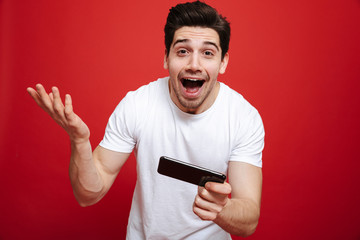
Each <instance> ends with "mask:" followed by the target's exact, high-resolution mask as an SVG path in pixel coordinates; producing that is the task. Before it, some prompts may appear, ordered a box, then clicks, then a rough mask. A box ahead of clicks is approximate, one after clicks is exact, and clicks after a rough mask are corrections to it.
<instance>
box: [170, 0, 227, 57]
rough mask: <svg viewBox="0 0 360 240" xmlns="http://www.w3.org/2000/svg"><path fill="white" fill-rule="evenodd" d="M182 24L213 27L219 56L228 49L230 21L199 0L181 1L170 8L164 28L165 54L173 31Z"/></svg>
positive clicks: (223, 54)
mask: <svg viewBox="0 0 360 240" xmlns="http://www.w3.org/2000/svg"><path fill="white" fill-rule="evenodd" d="M184 26H188V27H207V28H212V29H214V30H215V31H216V32H217V33H218V35H219V39H220V47H221V51H222V53H221V55H222V56H221V57H222V58H224V56H225V54H226V53H227V52H228V50H229V42H230V23H229V22H228V21H227V20H226V18H225V17H223V16H221V15H220V14H219V13H218V12H217V11H216V9H214V8H213V7H211V6H209V5H207V4H206V3H203V2H200V1H195V2H187V3H182V4H178V5H176V6H175V7H173V8H171V9H170V12H169V15H168V17H167V20H166V24H165V28H164V32H165V47H166V51H167V54H169V51H170V47H171V43H172V41H173V39H174V34H175V31H176V30H178V29H179V28H181V27H184Z"/></svg>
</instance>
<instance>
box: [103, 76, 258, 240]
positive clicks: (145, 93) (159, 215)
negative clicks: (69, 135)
mask: <svg viewBox="0 0 360 240" xmlns="http://www.w3.org/2000/svg"><path fill="white" fill-rule="evenodd" d="M168 81H169V78H168V77H166V78H161V79H158V80H157V81H155V82H151V83H150V84H148V85H146V86H143V87H141V88H139V89H138V90H136V91H133V92H129V93H128V94H127V95H126V97H125V98H124V99H123V100H122V101H121V102H120V103H119V105H118V106H117V107H116V109H115V111H114V112H113V114H112V115H111V117H110V119H109V122H108V125H107V127H106V132H105V136H104V138H103V140H102V141H101V143H100V146H102V147H104V148H106V149H109V150H113V151H117V152H126V153H129V152H132V151H133V150H134V151H135V156H136V159H137V183H136V187H135V192H134V196H133V201H132V207H131V211H130V216H129V223H128V228H127V239H130V240H136V239H156V240H161V239H217V240H219V239H231V237H230V235H229V234H228V233H227V232H225V231H224V230H222V229H221V228H220V227H219V226H218V225H216V224H215V223H213V222H212V221H202V220H201V219H200V218H199V217H198V216H196V215H195V214H194V213H193V211H192V205H193V201H194V198H195V195H196V193H197V186H196V185H193V184H189V183H186V182H182V181H179V180H176V179H172V178H169V177H166V176H163V175H160V174H158V173H157V166H158V162H159V158H160V157H161V156H168V157H171V158H175V159H179V160H182V161H185V162H190V163H192V164H196V165H199V166H202V167H206V168H210V169H212V170H215V171H219V172H222V173H225V174H226V173H227V168H228V162H229V161H240V162H245V163H249V164H252V165H254V166H257V167H262V150H263V147H264V128H263V124H262V120H261V117H260V115H259V113H258V112H257V110H256V109H255V108H254V107H252V106H251V105H250V104H249V103H248V102H247V101H246V100H245V99H244V98H243V97H242V96H241V95H240V94H238V93H237V92H235V91H234V90H232V89H230V88H229V87H228V86H226V85H225V84H223V83H220V90H219V94H218V96H217V99H216V101H215V102H214V104H213V105H212V106H211V107H210V108H209V109H208V110H206V111H205V112H203V113H201V114H195V115H194V114H188V113H185V112H182V111H181V110H180V109H179V108H178V107H177V106H176V105H175V104H174V103H173V102H172V100H171V98H170V94H169V87H168ZM120 174H121V173H120Z"/></svg>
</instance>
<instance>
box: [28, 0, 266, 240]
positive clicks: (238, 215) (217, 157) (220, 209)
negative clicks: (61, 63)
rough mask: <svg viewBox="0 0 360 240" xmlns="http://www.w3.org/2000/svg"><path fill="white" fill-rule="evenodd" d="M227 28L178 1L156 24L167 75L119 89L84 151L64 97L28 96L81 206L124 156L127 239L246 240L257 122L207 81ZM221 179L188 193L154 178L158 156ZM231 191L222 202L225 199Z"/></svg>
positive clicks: (83, 137)
mask: <svg viewBox="0 0 360 240" xmlns="http://www.w3.org/2000/svg"><path fill="white" fill-rule="evenodd" d="M229 39H230V27H229V23H228V22H227V21H226V20H225V18H223V17H222V16H221V15H219V14H218V13H217V12H216V10H215V9H213V8H212V7H210V6H208V5H206V4H205V3H202V2H198V1H197V2H193V3H185V4H179V5H177V6H176V7H174V8H172V9H171V10H170V13H169V15H168V19H167V23H166V26H165V45H166V53H165V58H164V67H165V68H166V69H168V71H169V75H170V76H169V77H167V78H163V79H158V80H157V81H155V82H151V83H150V84H148V85H146V86H143V87H141V88H139V89H138V90H137V91H134V92H129V93H128V94H127V96H126V97H125V98H124V99H123V100H122V101H121V102H120V104H119V105H118V106H117V108H116V109H115V111H114V113H113V114H112V115H111V117H110V119H109V122H108V125H107V128H106V132H105V136H104V139H103V140H102V142H101V143H100V145H99V146H98V147H97V148H96V149H95V150H94V152H92V150H91V146H90V141H89V136H90V131H89V129H88V127H87V126H86V124H85V123H84V122H83V121H82V120H81V119H80V118H79V117H78V116H77V115H76V114H75V113H74V112H73V110H72V102H71V97H70V95H66V96H65V105H63V103H62V101H61V99H60V94H59V91H58V89H57V88H56V87H53V88H52V93H50V94H49V95H48V94H47V93H46V92H45V90H44V88H43V87H42V86H41V85H40V84H38V85H37V86H36V90H34V89H32V88H28V92H29V93H30V95H31V96H32V97H33V98H34V100H35V101H36V102H37V103H38V105H39V106H40V107H42V108H43V109H44V110H45V111H46V112H47V113H48V114H49V115H50V116H51V117H52V118H53V119H54V120H55V121H56V122H57V123H58V124H59V125H60V126H62V127H63V128H64V129H65V130H66V132H67V133H68V134H69V136H70V141H71V153H72V155H71V160H70V179H71V183H72V187H73V189H74V195H75V197H76V199H77V201H78V202H79V203H80V205H81V206H88V205H92V204H95V203H96V202H98V201H99V200H100V199H101V198H102V197H103V196H104V195H105V194H106V193H107V191H108V190H109V189H110V187H111V185H112V183H113V182H114V180H115V178H116V176H117V174H118V173H119V171H120V169H121V167H122V165H123V164H124V163H125V161H126V160H127V158H128V157H129V155H130V153H131V152H132V151H133V150H134V151H135V155H136V158H137V171H138V172H137V173H138V177H137V184H136V187H135V192H134V197H133V203H132V207H131V212H130V217H129V224H128V231H127V239H231V237H230V234H235V235H240V236H248V235H250V234H252V233H253V232H254V231H255V228H256V226H257V223H258V219H259V215H260V199H261V187H262V171H261V166H262V150H263V146H264V129H263V124H262V121H261V118H260V116H259V114H258V112H257V111H256V109H254V108H253V107H252V106H251V105H250V104H249V103H248V102H247V101H246V100H245V99H244V98H243V97H242V96H241V95H240V94H238V93H236V92H235V91H233V90H231V89H230V88H229V87H227V86H226V85H225V84H223V83H220V82H218V81H217V77H218V74H219V73H220V74H222V73H224V72H225V70H226V67H227V64H228V60H229V54H228V52H227V50H228V45H229ZM163 155H165V156H169V157H172V158H176V159H180V160H183V161H188V162H190V163H193V164H196V165H200V166H203V167H207V168H210V169H213V170H217V171H220V172H224V173H227V175H228V181H229V183H227V182H225V183H223V184H220V183H214V182H208V183H207V184H206V185H205V187H196V186H194V185H192V184H188V183H186V182H182V181H178V180H175V179H171V178H168V177H165V176H163V175H160V174H158V173H157V165H158V161H159V157H160V156H163ZM230 194H231V198H230V197H229V195H230Z"/></svg>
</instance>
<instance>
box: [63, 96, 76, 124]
mask: <svg viewBox="0 0 360 240" xmlns="http://www.w3.org/2000/svg"><path fill="white" fill-rule="evenodd" d="M64 112H65V117H66V119H67V120H68V121H69V122H72V121H73V120H74V119H75V114H74V111H73V105H72V99H71V96H70V94H66V95H65V110H64Z"/></svg>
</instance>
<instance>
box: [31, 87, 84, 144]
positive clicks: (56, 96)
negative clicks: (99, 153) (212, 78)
mask: <svg viewBox="0 0 360 240" xmlns="http://www.w3.org/2000/svg"><path fill="white" fill-rule="evenodd" d="M51 90H52V92H51V93H49V94H47V93H46V91H45V89H44V87H43V86H42V85H41V84H37V85H36V89H33V88H31V87H29V88H27V91H28V93H29V94H30V96H31V97H32V98H33V99H34V100H35V102H36V103H37V104H38V105H39V106H40V107H41V108H42V109H43V110H44V111H45V112H47V113H48V114H49V115H50V117H52V119H54V120H55V122H56V123H57V124H59V125H60V126H61V127H62V128H64V129H65V131H66V132H67V133H68V134H69V137H70V140H71V141H74V142H76V143H81V142H85V141H88V140H89V137H90V131H89V128H88V127H87V125H86V124H85V123H84V122H83V121H82V120H81V118H80V117H79V116H78V115H76V114H75V113H74V111H73V105H72V100H71V96H70V95H69V94H66V95H65V105H64V104H63V102H62V100H61V98H60V92H59V89H58V88H57V87H52V89H51Z"/></svg>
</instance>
